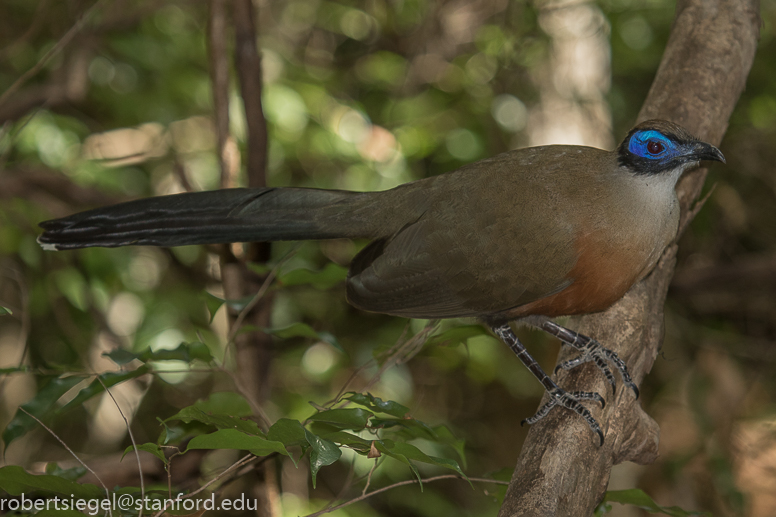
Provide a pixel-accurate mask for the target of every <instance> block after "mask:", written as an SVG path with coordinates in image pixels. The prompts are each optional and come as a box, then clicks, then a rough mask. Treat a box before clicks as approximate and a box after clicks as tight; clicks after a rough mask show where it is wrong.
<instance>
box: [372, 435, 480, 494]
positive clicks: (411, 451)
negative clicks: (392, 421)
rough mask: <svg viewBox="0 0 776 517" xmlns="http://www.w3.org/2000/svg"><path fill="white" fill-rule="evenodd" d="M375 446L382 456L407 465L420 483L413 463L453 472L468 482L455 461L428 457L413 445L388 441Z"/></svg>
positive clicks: (382, 441) (377, 442)
mask: <svg viewBox="0 0 776 517" xmlns="http://www.w3.org/2000/svg"><path fill="white" fill-rule="evenodd" d="M375 446H376V447H377V450H379V451H380V452H382V453H383V454H387V455H388V456H390V457H392V458H394V459H397V460H399V461H401V462H402V463H404V464H406V465H408V466H409V467H410V469H412V472H413V474H415V477H417V478H418V481H420V473H419V472H418V469H417V467H415V465H414V464H413V463H412V462H413V461H418V462H420V463H427V464H429V465H436V466H437V467H444V468H446V469H450V470H454V471H455V472H456V473H458V474H459V475H460V476H461V477H463V478H464V479H466V480H467V481H468V480H469V478H468V477H466V474H464V473H463V471H462V470H461V467H460V466H459V465H458V462H457V461H455V460H450V459H447V458H438V457H436V456H429V455H427V454H426V453H425V452H423V451H421V450H420V449H418V448H417V447H415V446H414V445H410V444H408V443H404V442H389V441H388V440H378V441H376V442H375ZM469 484H471V482H469Z"/></svg>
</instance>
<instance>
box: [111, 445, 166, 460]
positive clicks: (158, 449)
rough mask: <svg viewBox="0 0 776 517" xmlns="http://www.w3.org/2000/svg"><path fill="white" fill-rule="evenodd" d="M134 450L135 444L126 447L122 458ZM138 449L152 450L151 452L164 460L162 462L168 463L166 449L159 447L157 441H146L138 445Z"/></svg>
mask: <svg viewBox="0 0 776 517" xmlns="http://www.w3.org/2000/svg"><path fill="white" fill-rule="evenodd" d="M134 450H135V446H134V445H130V446H129V447H127V448H126V449H124V454H122V455H121V459H122V460H123V459H124V456H126V455H127V454H129V453H130V452H132V451H134ZM137 450H139V451H145V452H150V453H151V454H153V455H154V456H156V457H157V458H159V459H160V460H162V462H163V463H164V464H165V465H166V464H167V458H166V457H165V456H164V451H163V450H162V448H161V447H159V446H158V445H157V444H155V443H144V444H141V445H138V446H137Z"/></svg>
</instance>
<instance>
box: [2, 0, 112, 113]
mask: <svg viewBox="0 0 776 517" xmlns="http://www.w3.org/2000/svg"><path fill="white" fill-rule="evenodd" d="M104 1H105V0H97V1H96V2H95V3H94V4H92V6H91V7H90V8H89V9H87V10H86V11H85V12H84V14H83V15H81V17H80V18H79V19H78V21H76V22H75V24H74V25H73V26H72V27H71V28H70V30H68V31H67V32H66V33H65V35H64V36H62V37H61V38H60V39H59V41H57V43H56V44H55V45H54V46H53V47H51V49H50V50H49V51H48V52H46V53H45V54H44V55H43V57H41V58H40V59H39V60H38V62H37V63H35V65H34V66H33V67H32V68H30V69H29V70H27V71H26V72H24V73H23V74H22V75H21V77H19V78H18V79H17V80H16V81H14V83H13V84H12V85H11V86H10V87H9V88H8V89H7V90H6V91H5V92H3V94H2V95H0V106H2V105H3V104H5V103H6V101H7V100H8V99H9V98H10V97H11V96H12V95H13V94H14V93H16V92H17V90H19V88H21V87H22V85H23V84H24V83H26V82H27V81H29V80H30V79H31V78H32V77H33V76H34V75H35V74H37V73H38V72H40V71H41V70H42V69H43V67H45V66H46V64H47V63H48V62H49V61H50V60H51V58H53V57H54V56H56V55H57V54H59V53H60V52H61V51H62V49H64V48H65V47H66V46H67V45H68V44H69V43H70V42H71V41H72V40H73V38H74V37H75V35H76V34H78V33H79V32H81V29H83V27H84V25H85V24H86V21H87V20H88V19H89V17H90V16H91V15H92V14H93V13H94V12H95V11H96V10H97V7H99V6H100V4H102V3H103V2H104Z"/></svg>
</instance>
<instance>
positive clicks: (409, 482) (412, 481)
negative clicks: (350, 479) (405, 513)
mask: <svg viewBox="0 0 776 517" xmlns="http://www.w3.org/2000/svg"><path fill="white" fill-rule="evenodd" d="M442 479H464V478H463V477H461V476H459V475H458V474H444V475H441V476H434V477H431V478H427V479H421V480H420V481H418V480H417V479H408V480H406V481H399V482H398V483H394V484H393V485H388V486H386V487H383V488H378V489H377V490H374V491H372V492H369V493H368V494H362V495H361V496H359V497H356V498H355V499H351V500H350V501H345V502H344V503H342V504H338V505H337V506H333V507H331V508H326V509H325V510H321V511H318V512H315V513H311V514H309V515H306V516H305V517H318V516H319V515H324V514H326V513H329V512H333V511H335V510H339V509H340V508H344V507H346V506H350V505H351V504H353V503H357V502H359V501H363V500H364V499H367V498H369V497H372V496H373V495H377V494H379V493H382V492H386V491H388V490H391V489H392V488H397V487H400V486H404V485H412V484H415V483H431V482H432V481H439V480H442ZM469 481H476V482H479V483H494V484H497V485H509V481H499V480H497V479H487V478H471V477H470V478H469Z"/></svg>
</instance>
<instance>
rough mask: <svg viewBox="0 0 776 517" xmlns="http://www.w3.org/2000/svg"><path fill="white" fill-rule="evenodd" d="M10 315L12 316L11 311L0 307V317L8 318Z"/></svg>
mask: <svg viewBox="0 0 776 517" xmlns="http://www.w3.org/2000/svg"><path fill="white" fill-rule="evenodd" d="M11 314H13V311H12V310H11V309H9V308H8V307H3V306H2V305H0V316H10V315H11Z"/></svg>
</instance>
